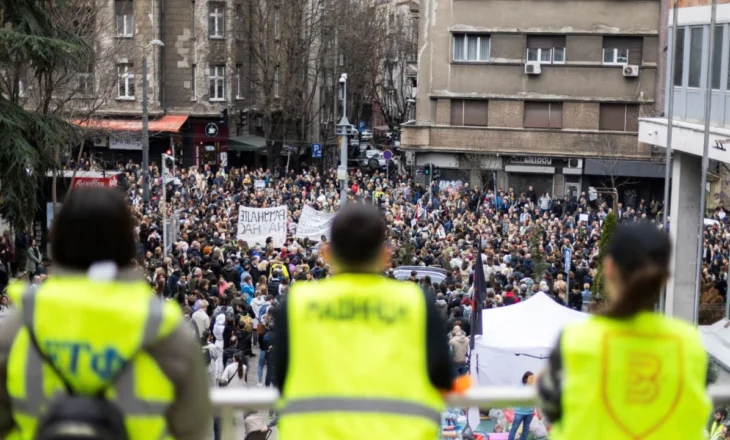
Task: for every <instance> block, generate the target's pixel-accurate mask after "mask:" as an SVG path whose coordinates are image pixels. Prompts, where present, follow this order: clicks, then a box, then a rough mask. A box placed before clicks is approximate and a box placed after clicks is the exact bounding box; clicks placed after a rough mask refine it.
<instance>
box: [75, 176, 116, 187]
mask: <svg viewBox="0 0 730 440" xmlns="http://www.w3.org/2000/svg"><path fill="white" fill-rule="evenodd" d="M71 186H73V187H74V188H76V187H98V188H114V187H116V186H117V176H112V177H76V178H75V179H74V181H73V184H72V185H71Z"/></svg>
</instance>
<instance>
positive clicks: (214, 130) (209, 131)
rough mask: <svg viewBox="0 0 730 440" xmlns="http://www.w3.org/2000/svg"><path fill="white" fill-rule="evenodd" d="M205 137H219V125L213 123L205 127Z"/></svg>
mask: <svg viewBox="0 0 730 440" xmlns="http://www.w3.org/2000/svg"><path fill="white" fill-rule="evenodd" d="M205 135H206V136H208V137H216V136H218V125H217V124H216V123H215V122H211V123H209V124H208V125H206V126H205Z"/></svg>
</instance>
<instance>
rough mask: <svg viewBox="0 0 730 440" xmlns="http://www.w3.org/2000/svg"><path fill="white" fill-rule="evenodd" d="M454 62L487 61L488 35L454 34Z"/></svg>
mask: <svg viewBox="0 0 730 440" xmlns="http://www.w3.org/2000/svg"><path fill="white" fill-rule="evenodd" d="M453 59H454V61H489V35H478V34H454V54H453Z"/></svg>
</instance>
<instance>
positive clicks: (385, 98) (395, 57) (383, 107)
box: [373, 7, 418, 131]
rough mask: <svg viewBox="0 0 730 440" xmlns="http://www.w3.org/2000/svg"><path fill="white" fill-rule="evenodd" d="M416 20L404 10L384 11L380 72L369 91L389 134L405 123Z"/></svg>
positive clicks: (408, 106)
mask: <svg viewBox="0 0 730 440" xmlns="http://www.w3.org/2000/svg"><path fill="white" fill-rule="evenodd" d="M417 25H418V23H417V20H416V19H415V18H414V17H413V16H412V15H411V13H410V11H409V10H408V9H407V8H405V7H395V8H391V9H390V10H389V11H388V15H387V33H386V40H385V43H384V45H383V49H382V52H381V71H380V74H379V75H378V76H377V78H376V84H375V86H374V88H373V90H374V92H375V102H376V103H377V104H378V110H379V111H380V112H381V114H382V115H383V119H384V120H385V123H386V124H388V127H389V128H390V130H391V131H397V130H398V127H399V126H400V124H402V123H403V122H405V121H406V120H407V119H408V116H409V115H408V112H409V110H410V108H411V102H412V99H413V88H412V85H411V81H410V79H409V78H408V77H407V75H408V69H409V66H410V65H411V63H413V62H414V60H415V59H416V51H417V44H418V41H417V38H418V34H417Z"/></svg>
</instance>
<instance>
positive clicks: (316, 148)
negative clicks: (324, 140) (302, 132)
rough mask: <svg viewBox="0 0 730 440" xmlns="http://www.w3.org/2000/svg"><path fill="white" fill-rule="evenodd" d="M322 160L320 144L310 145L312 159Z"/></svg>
mask: <svg viewBox="0 0 730 440" xmlns="http://www.w3.org/2000/svg"><path fill="white" fill-rule="evenodd" d="M320 158H322V144H312V159H320Z"/></svg>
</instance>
